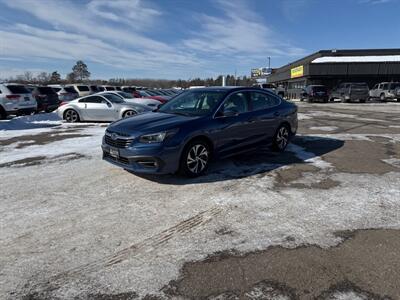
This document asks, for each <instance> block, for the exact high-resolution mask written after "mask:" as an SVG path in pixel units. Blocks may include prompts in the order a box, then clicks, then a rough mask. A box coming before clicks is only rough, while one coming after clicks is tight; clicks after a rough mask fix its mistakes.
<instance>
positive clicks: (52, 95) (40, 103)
mask: <svg viewBox="0 0 400 300" xmlns="http://www.w3.org/2000/svg"><path fill="white" fill-rule="evenodd" d="M31 93H32V96H33V97H34V98H35V100H36V102H37V109H36V112H41V111H45V112H47V113H49V112H52V111H54V110H56V109H57V108H58V106H59V104H60V100H59V99H58V95H57V93H56V92H55V91H54V89H53V88H52V87H49V86H35V87H33V90H32V92H31Z"/></svg>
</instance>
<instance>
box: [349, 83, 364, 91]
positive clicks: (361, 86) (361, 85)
mask: <svg viewBox="0 0 400 300" xmlns="http://www.w3.org/2000/svg"><path fill="white" fill-rule="evenodd" d="M351 88H352V89H362V90H364V89H368V85H367V84H366V83H352V84H351Z"/></svg>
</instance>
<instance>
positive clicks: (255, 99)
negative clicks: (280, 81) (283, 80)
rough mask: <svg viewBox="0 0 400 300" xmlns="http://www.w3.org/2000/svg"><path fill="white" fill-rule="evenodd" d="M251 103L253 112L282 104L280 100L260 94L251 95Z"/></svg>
mask: <svg viewBox="0 0 400 300" xmlns="http://www.w3.org/2000/svg"><path fill="white" fill-rule="evenodd" d="M250 103H251V107H252V110H253V111H256V110H262V109H268V108H271V107H274V106H277V105H279V104H280V103H281V101H280V100H279V98H277V97H275V96H273V95H269V94H266V93H260V92H251V93H250Z"/></svg>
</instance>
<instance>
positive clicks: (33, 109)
mask: <svg viewBox="0 0 400 300" xmlns="http://www.w3.org/2000/svg"><path fill="white" fill-rule="evenodd" d="M34 112H36V107H27V108H20V109H18V110H17V111H16V113H15V114H17V115H30V114H32V113H34Z"/></svg>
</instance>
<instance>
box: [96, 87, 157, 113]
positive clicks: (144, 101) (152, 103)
mask: <svg viewBox="0 0 400 300" xmlns="http://www.w3.org/2000/svg"><path fill="white" fill-rule="evenodd" d="M104 93H108V94H114V95H116V96H118V97H120V98H121V99H122V100H124V101H126V102H128V103H136V104H139V105H145V106H149V107H150V108H152V109H156V108H157V107H158V106H159V105H160V104H162V103H161V102H160V101H158V100H155V99H150V98H135V97H133V95H132V94H130V93H125V92H120V91H110V92H100V93H97V95H102V94H104Z"/></svg>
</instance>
